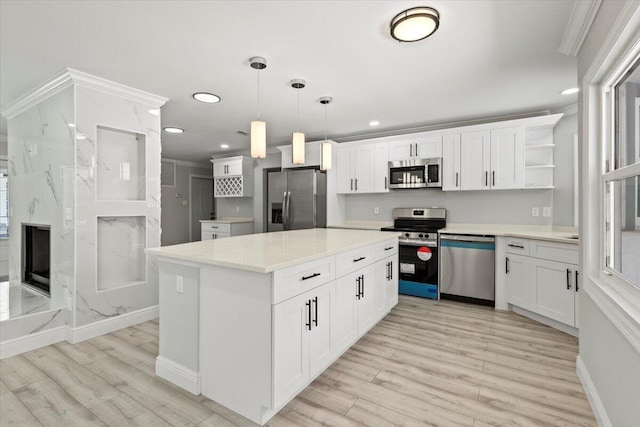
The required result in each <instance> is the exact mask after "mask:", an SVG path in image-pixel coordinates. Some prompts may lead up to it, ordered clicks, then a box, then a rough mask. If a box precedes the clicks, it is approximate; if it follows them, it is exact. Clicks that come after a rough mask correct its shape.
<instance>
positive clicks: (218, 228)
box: [200, 222, 231, 233]
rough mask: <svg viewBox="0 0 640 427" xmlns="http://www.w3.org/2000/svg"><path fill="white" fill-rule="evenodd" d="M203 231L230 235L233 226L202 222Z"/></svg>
mask: <svg viewBox="0 0 640 427" xmlns="http://www.w3.org/2000/svg"><path fill="white" fill-rule="evenodd" d="M200 225H201V231H202V232H205V231H214V232H220V233H230V232H231V224H221V223H217V222H201V223H200Z"/></svg>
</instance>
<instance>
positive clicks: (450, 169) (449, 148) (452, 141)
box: [442, 133, 460, 191]
mask: <svg viewBox="0 0 640 427" xmlns="http://www.w3.org/2000/svg"><path fill="white" fill-rule="evenodd" d="M442 190H444V191H458V190H460V134H459V133H458V134H453V135H445V136H443V137H442Z"/></svg>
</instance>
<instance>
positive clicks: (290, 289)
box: [273, 256, 336, 304]
mask: <svg viewBox="0 0 640 427" xmlns="http://www.w3.org/2000/svg"><path fill="white" fill-rule="evenodd" d="M335 278H336V262H335V257H333V256H330V257H326V258H321V259H318V260H315V261H311V262H307V263H304V264H300V265H295V266H293V267H289V268H284V269H282V270H276V271H274V272H273V304H278V303H280V302H282V301H284V300H287V299H289V298H292V297H294V296H296V295H300V294H301V293H303V292H307V291H308V290H310V289H313V288H315V287H316V286H320V285H322V284H324V283H327V282H330V281H332V280H333V279H335Z"/></svg>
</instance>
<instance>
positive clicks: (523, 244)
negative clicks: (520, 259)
mask: <svg viewBox="0 0 640 427" xmlns="http://www.w3.org/2000/svg"><path fill="white" fill-rule="evenodd" d="M505 241H506V244H505V247H506V252H507V253H508V254H518V255H529V245H530V243H531V242H530V241H529V240H527V239H522V238H518V237H507V238H506V239H505Z"/></svg>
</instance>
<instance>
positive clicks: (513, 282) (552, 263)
mask: <svg viewBox="0 0 640 427" xmlns="http://www.w3.org/2000/svg"><path fill="white" fill-rule="evenodd" d="M510 246H511V247H510ZM529 248H531V249H530V252H527V251H528V250H529ZM523 251H524V252H525V253H529V255H521V254H520V253H521V252H523ZM514 252H516V253H514ZM577 263H578V247H577V245H573V244H569V243H557V242H549V241H540V240H533V239H531V240H527V239H520V240H519V242H518V244H515V243H514V244H513V245H507V249H506V256H505V260H504V270H503V273H504V283H505V285H506V288H507V289H506V291H507V302H508V303H509V304H511V305H514V306H516V307H521V308H524V309H526V310H529V311H531V312H533V313H535V314H539V315H541V316H544V317H546V318H549V319H552V320H555V321H557V322H560V323H563V324H565V325H568V326H571V327H578V322H577V316H576V314H577V310H576V305H577V300H578V298H577V297H576V295H577V292H578V290H579V287H578V285H577V282H578V280H579V272H578V265H577Z"/></svg>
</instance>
